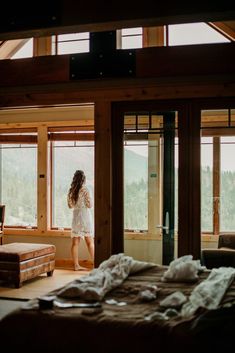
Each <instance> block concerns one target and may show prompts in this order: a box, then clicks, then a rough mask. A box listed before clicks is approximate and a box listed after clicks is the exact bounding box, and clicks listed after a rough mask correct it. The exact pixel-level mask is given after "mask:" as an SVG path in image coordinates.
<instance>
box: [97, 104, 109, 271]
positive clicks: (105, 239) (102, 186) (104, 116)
mask: <svg viewBox="0 0 235 353" xmlns="http://www.w3.org/2000/svg"><path fill="white" fill-rule="evenodd" d="M111 162H112V154H111V102H108V101H102V102H95V267H97V266H98V265H99V264H100V263H101V262H102V261H104V260H106V259H107V258H109V256H110V255H111V238H112V206H111V205H112V165H111Z"/></svg>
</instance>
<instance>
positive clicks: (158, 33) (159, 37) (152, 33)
mask: <svg viewBox="0 0 235 353" xmlns="http://www.w3.org/2000/svg"><path fill="white" fill-rule="evenodd" d="M164 37H165V36H164V26H157V27H144V28H143V47H144V48H147V47H163V46H164V44H165V43H164Z"/></svg>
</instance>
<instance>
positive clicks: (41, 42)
mask: <svg viewBox="0 0 235 353" xmlns="http://www.w3.org/2000/svg"><path fill="white" fill-rule="evenodd" d="M51 54H52V37H39V38H34V40H33V56H44V55H51Z"/></svg>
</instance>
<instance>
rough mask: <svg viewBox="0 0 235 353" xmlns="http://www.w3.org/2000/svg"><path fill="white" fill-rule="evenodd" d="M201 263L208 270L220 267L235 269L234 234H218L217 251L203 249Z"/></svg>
mask: <svg viewBox="0 0 235 353" xmlns="http://www.w3.org/2000/svg"><path fill="white" fill-rule="evenodd" d="M201 262H202V264H203V265H204V266H206V267H207V268H208V269H211V268H214V267H221V266H225V267H228V266H231V267H235V233H230V234H226V233H224V234H220V235H219V241H218V248H217V249H203V250H202V251H201Z"/></svg>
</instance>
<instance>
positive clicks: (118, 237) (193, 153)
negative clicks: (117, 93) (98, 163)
mask: <svg viewBox="0 0 235 353" xmlns="http://www.w3.org/2000/svg"><path fill="white" fill-rule="evenodd" d="M152 110H154V111H177V112H178V137H179V181H178V195H179V198H178V232H179V234H180V236H179V237H178V256H182V255H185V254H189V253H190V254H192V255H193V256H194V257H196V258H199V257H200V232H201V223H200V221H201V220H200V119H199V118H200V114H199V110H196V109H195V110H193V109H192V105H191V102H190V101H189V100H184V101H181V100H171V101H162V102H160V101H131V102H119V103H113V104H112V124H111V136H112V190H111V192H112V197H111V198H112V234H111V237H112V241H111V244H112V246H111V251H112V254H115V253H120V252H123V251H124V232H123V229H124V195H123V190H124V185H123V184H124V182H123V173H124V165H123V141H124V134H123V132H124V115H125V113H127V112H131V111H152ZM192 113H194V114H193V118H194V119H192ZM196 113H197V114H196ZM195 116H196V119H195ZM185 146H187V148H185ZM194 185H198V187H197V188H195V187H194ZM193 215H195V217H192V216H193ZM192 223H193V227H192Z"/></svg>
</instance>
